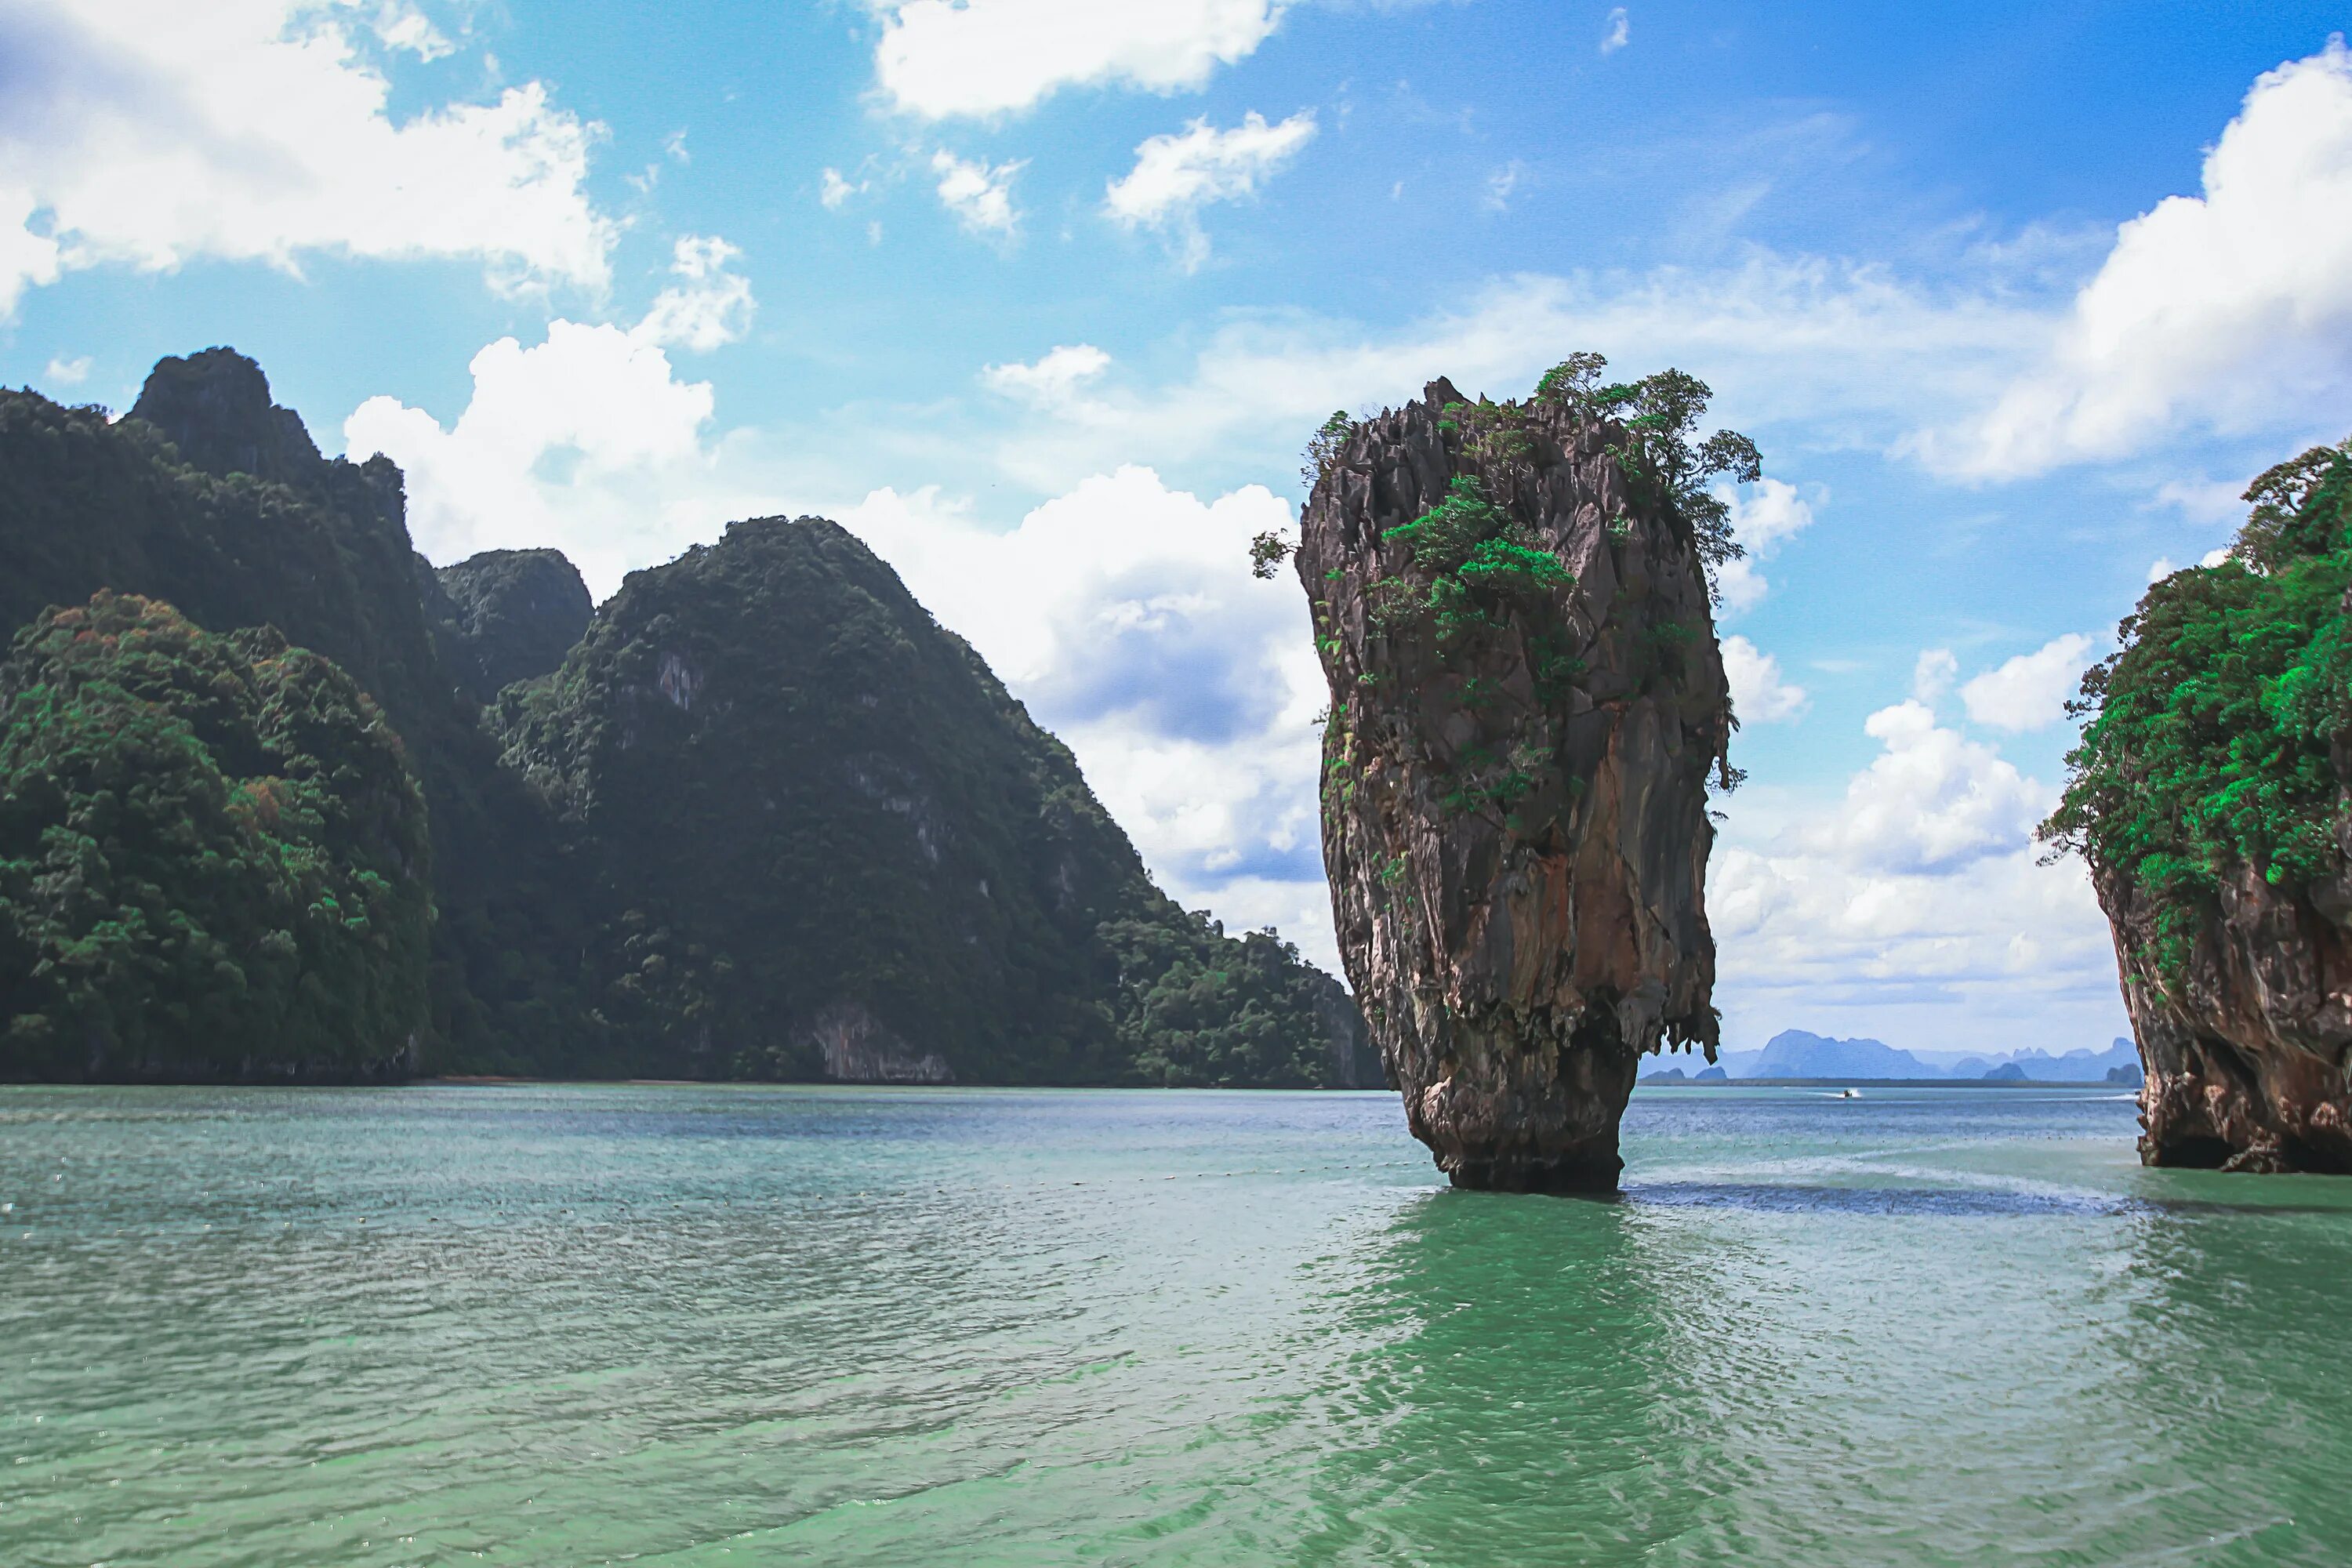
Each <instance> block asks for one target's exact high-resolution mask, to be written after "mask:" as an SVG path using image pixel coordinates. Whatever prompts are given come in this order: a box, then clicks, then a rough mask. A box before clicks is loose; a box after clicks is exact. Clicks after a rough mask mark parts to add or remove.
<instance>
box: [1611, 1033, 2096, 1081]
mask: <svg viewBox="0 0 2352 1568" xmlns="http://www.w3.org/2000/svg"><path fill="white" fill-rule="evenodd" d="M2140 1078H2141V1074H2140V1065H2139V1047H2137V1045H2135V1044H2134V1043H2133V1042H2132V1041H2130V1040H2129V1039H2125V1038H2120V1037H2119V1038H2117V1039H2116V1041H2115V1042H2114V1043H2113V1044H2112V1045H2110V1046H2109V1047H2107V1048H2106V1049H2105V1050H2104V1051H2093V1050H2088V1049H2084V1050H2073V1051H2068V1052H2066V1053H2065V1054H2063V1056H2053V1055H2051V1054H2050V1053H2049V1052H2047V1051H2042V1050H2024V1051H2016V1052H2011V1053H2007V1054H2003V1055H1983V1056H1979V1055H1970V1054H1964V1053H1958V1052H1930V1053H1928V1054H1927V1055H1926V1056H1921V1055H1919V1054H1917V1053H1916V1052H1912V1051H1907V1050H1900V1049H1897V1048H1896V1047H1893V1046H1890V1045H1888V1044H1886V1043H1885V1041H1883V1040H1873V1039H1864V1038H1855V1039H1843V1040H1842V1039H1833V1038H1831V1037H1826V1036H1822V1035H1814V1034H1809V1033H1807V1032H1806V1031H1805V1030H1803V1029H1783V1030H1781V1031H1780V1033H1779V1034H1777V1035H1775V1036H1773V1037H1771V1038H1770V1039H1769V1040H1767V1041H1766V1042H1765V1043H1764V1047H1763V1048H1762V1049H1761V1050H1753V1051H1725V1052H1722V1053H1721V1054H1720V1055H1719V1056H1718V1057H1717V1060H1716V1065H1715V1066H1713V1067H1709V1068H1700V1069H1699V1070H1697V1071H1696V1072H1690V1071H1686V1070H1685V1068H1679V1067H1663V1068H1658V1069H1657V1070H1655V1071H1653V1072H1648V1073H1644V1074H1643V1077H1642V1081H1643V1083H1731V1082H1769V1081H1772V1080H1774V1079H1864V1080H1868V1079H1876V1080H1878V1081H1881V1082H1894V1081H1906V1080H1916V1081H1918V1082H1922V1083H1930V1082H1948V1083H1968V1082H1978V1083H1981V1082H1988V1081H1990V1082H1996V1083H1998V1082H2032V1083H2115V1084H2129V1085H2133V1086H2137V1084H2138V1083H2139V1082H2140Z"/></svg>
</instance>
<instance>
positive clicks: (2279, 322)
mask: <svg viewBox="0 0 2352 1568" xmlns="http://www.w3.org/2000/svg"><path fill="white" fill-rule="evenodd" d="M2203 193H2204V194H2203V195H2201V196H2171V197H2168V198H2166V199H2165V200H2164V201H2162V202H2159V203H2158V205H2156V206H2155V207H2153V208H2152V209H2150V210H2149V211H2147V212H2146V213H2144V214H2142V215H2141V216H2138V217H2136V218H2134V219H2132V220H2131V221H2130V222H2128V223H2126V224H2125V225H2123V226H2122V227H2121V228H2120V229H2119V230H2118V231H2117V233H2116V243H2115V248H2114V249H2113V250H2112V251H2111V252H2110V253H2109V255H2108V256H2107V258H2106V260H2105V264H2104V265H2103V266H2101V268H2099V271H2098V274H2097V276H2096V277H2095V278H2093V279H2091V281H2090V282H2089V283H2088V284H2087V285H2085V286H2084V289H2082V291H2081V293H2080V294H2078V295H2077V296H2076V297H2075V300H2074V308H2073V310H2072V313H2071V314H2070V316H2069V317H2068V318H2067V319H2066V321H2065V322H2064V323H2063V326H2062V327H2061V328H2060V330H2059V331H2058V333H2057V336H2056V342H2055V344H2054V346H2053V348H2052V349H2051V350H2050V352H2049V353H2048V354H2047V356H2046V358H2044V360H2043V361H2042V363H2041V364H2040V366H2039V367H2038V368H2035V369H2033V370H2032V371H2031V372H2030V373H2029V374H2025V375H2023V376H2021V377H2020V378H2019V379H2018V380H2016V381H2015V382H2014V383H2013V384H2011V386H2010V387H2009V389H2008V390H2007V392H2006V393H2005V394H2004V395H2002V396H2001V398H2000V400H1999V402H1998V403H1997V404H1996V405H1994V406H1993V407H1992V409H1991V411H1990V413H1989V414H1988V415H1986V416H1984V418H1983V419H1982V420H1981V421H1979V423H1977V424H1976V425H1975V426H1973V427H1970V428H1968V429H1965V430H1962V431H1959V432H1957V433H1954V434H1949V435H1947V436H1946V437H1942V438H1940V439H1939V440H1937V442H1935V443H1933V444H1931V446H1930V447H1929V450H1930V452H1931V454H1932V455H1933V456H1934V457H1935V458H1936V460H1937V461H1938V462H1939V463H1940V464H1942V465H1943V466H1946V467H1948V468H1952V469H1955V470H1958V471H1961V472H1965V473H1970V474H1978V475H1987V476H1995V477H2008V476H2014V475H2020V474H2030V473H2037V472H2040V471H2042V470H2044V469H2047V468H2052V467H2053V466H2055V465H2057V464H2061V463H2066V462H2074V461H2082V460H2085V459H2098V458H2116V457H2121V456H2124V455H2126V454H2127V453H2130V452H2133V451H2135V450H2137V449H2139V448H2141V447H2144V446H2146V445H2147V443H2148V442H2150V441H2152V440H2154V439H2157V438H2158V437H2161V436H2163V435H2164V434H2165V433H2167V432H2168V431H2170V430H2172V429H2174V428H2176V427H2178V426H2181V425H2184V424H2189V423H2206V424H2210V425H2213V426H2219V427H2221V428H2224V429H2244V428H2252V427H2259V426H2262V425H2263V423H2264V422H2266V421H2275V420H2278V419H2282V418H2284V419H2288V420H2299V419H2300V418H2302V417H2304V416H2306V415H2307V411H2308V410H2309V408H2310V407H2311V406H2312V405H2314V404H2325V403H2327V402H2331V401H2333V402H2336V403H2337V404H2338V405H2340V402H2341V399H2342V397H2343V395H2344V394H2345V392H2346V390H2347V387H2352V52H2347V49H2346V48H2345V47H2344V43H2343V40H2341V39H2340V38H2338V39H2334V40H2331V41H2330V42H2329V44H2328V46H2327V47H2326V49H2324V50H2322V51H2321V52H2320V53H2318V54H2316V55H2314V56H2312V57H2310V58H2307V59H2302V60H2295V61H2292V62H2290V63H2288V64H2286V65H2283V66H2281V67H2279V68H2277V69H2276V70H2273V71H2268V72H2265V73H2264V74H2263V76H2262V77H2260V78H2259V79H2256V81H2255V82H2254V85H2253V87H2252V89H2251V90H2250V91H2248V93H2247V94H2246V98H2245V102H2244V105H2243V107H2242V109H2241V110H2240V111H2239V113H2238V116H2237V118H2236V119H2234V120H2232V121H2230V123H2229V125H2228V127H2227V128H2226V129H2225V130H2223V132H2221V140H2220V142H2217V143H2215V144H2214V146H2213V147H2212V149H2211V151H2210V152H2209V153H2207V154H2206V158H2205V167H2204V180H2203Z"/></svg>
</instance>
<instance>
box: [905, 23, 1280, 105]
mask: <svg viewBox="0 0 2352 1568" xmlns="http://www.w3.org/2000/svg"><path fill="white" fill-rule="evenodd" d="M867 4H868V5H871V6H872V8H873V9H874V11H875V12H876V13H877V15H878V16H880V18H881V21H882V37H881V41H880V42H879V43H878V44H877V46H876V47H875V50H874V69H875V75H876V77H877V79H878V80H879V81H880V83H881V87H882V90H883V92H884V93H885V94H887V96H888V98H889V100H890V101H891V103H892V105H893V106H894V107H896V108H898V109H901V110H907V111H908V112H910V113H914V114H919V115H921V116H923V117H924V118H926V119H930V120H938V119H942V118H945V117H947V116H950V115H992V114H1000V113H1003V112H1006V111H1008V110H1024V109H1027V108H1029V107H1030V106H1031V105H1033V104H1034V103H1036V102H1037V101H1038V100H1040V99H1042V98H1044V97H1045V96H1046V95H1047V94H1049V93H1051V92H1053V91H1055V89H1059V88H1063V87H1091V86H1102V85H1107V84H1109V83H1113V82H1118V83H1124V84H1125V85H1127V86H1129V87H1137V88H1141V89H1145V90H1147V91H1151V92H1160V93H1170V92H1177V91H1181V90H1185V89H1198V88H1202V87H1204V86H1206V85H1207V84H1208V80H1209V77H1210V75H1211V73H1213V71H1214V70H1215V69H1216V68H1217V67H1218V66H1220V65H1231V64H1233V63H1234V61H1236V60H1239V59H1241V58H1244V57H1245V56H1247V55H1249V54H1250V53H1252V52H1253V51H1255V49H1256V48H1257V47H1258V45H1260V44H1262V43H1264V42H1265V39H1266V37H1267V36H1268V35H1269V34H1271V33H1272V32H1273V31H1274V29H1275V26H1276V24H1277V23H1279V22H1280V21H1281V19H1282V13H1283V11H1284V9H1285V7H1286V0H1148V3H1144V4H1107V3H1105V0H867Z"/></svg>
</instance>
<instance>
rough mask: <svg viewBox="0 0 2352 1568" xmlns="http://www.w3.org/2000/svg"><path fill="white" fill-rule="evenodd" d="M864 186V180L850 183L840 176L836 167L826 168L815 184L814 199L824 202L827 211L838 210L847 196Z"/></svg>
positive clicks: (854, 193)
mask: <svg viewBox="0 0 2352 1568" xmlns="http://www.w3.org/2000/svg"><path fill="white" fill-rule="evenodd" d="M865 188H866V184H865V182H864V181H862V180H861V181H859V182H858V183H857V184H854V185H853V184H850V183H849V182H848V181H847V180H845V179H843V178H842V177H841V171H840V170H838V169H827V170H825V171H824V174H823V175H822V176H821V179H820V183H819V184H818V186H817V193H816V199H817V200H818V201H820V202H822V203H824V210H825V211H827V212H839V211H840V210H841V209H842V207H843V206H844V205H845V204H846V203H847V202H848V200H849V198H850V197H852V196H854V195H857V193H858V192H860V191H862V190H864V189H865Z"/></svg>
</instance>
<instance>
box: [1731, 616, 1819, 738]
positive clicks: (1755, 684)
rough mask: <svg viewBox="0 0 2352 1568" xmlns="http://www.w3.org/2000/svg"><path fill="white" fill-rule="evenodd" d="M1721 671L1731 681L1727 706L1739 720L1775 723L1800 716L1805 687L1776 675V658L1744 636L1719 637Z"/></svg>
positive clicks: (1804, 703)
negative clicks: (1794, 684)
mask: <svg viewBox="0 0 2352 1568" xmlns="http://www.w3.org/2000/svg"><path fill="white" fill-rule="evenodd" d="M1723 674H1724V679H1726V680H1727V681H1728V682H1729V683H1730V685H1731V710H1732V711H1733V712H1734V713H1736V714H1738V716H1739V721H1740V722H1741V723H1743V724H1776V723H1779V722H1780V721H1781V720H1783V719H1796V718H1801V717H1802V716H1803V714H1804V711H1805V709H1806V708H1807V707H1808V706H1809V705H1810V699H1808V698H1807V697H1806V696H1805V689H1804V688H1803V687H1801V686H1792V685H1790V683H1789V682H1787V681H1785V680H1783V679H1780V660H1779V659H1777V658H1773V657H1772V656H1771V655H1770V654H1769V653H1766V652H1764V651H1762V650H1761V649H1759V647H1757V646H1756V645H1755V644H1754V643H1752V642H1749V641H1748V639H1747V638H1746V637H1738V636H1732V637H1726V638H1724V639H1723Z"/></svg>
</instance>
